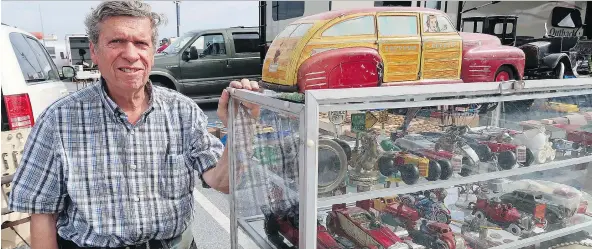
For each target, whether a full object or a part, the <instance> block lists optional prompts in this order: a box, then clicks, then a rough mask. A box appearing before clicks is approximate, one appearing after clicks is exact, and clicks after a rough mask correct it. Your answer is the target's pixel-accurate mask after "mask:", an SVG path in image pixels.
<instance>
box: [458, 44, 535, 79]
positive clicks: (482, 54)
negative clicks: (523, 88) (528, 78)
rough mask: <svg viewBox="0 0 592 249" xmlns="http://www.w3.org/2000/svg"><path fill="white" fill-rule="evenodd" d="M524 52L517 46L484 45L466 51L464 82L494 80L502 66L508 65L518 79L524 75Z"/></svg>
mask: <svg viewBox="0 0 592 249" xmlns="http://www.w3.org/2000/svg"><path fill="white" fill-rule="evenodd" d="M524 60H525V56H524V52H523V51H522V50H521V49H519V48H515V47H510V46H501V45H483V46H478V47H474V48H471V49H470V50H469V51H467V52H466V53H464V57H463V60H462V70H461V78H462V80H463V81H464V82H493V81H495V74H496V73H497V71H498V70H499V69H500V67H502V66H504V65H507V66H510V68H511V69H512V71H513V74H514V77H515V78H516V79H522V77H523V76H524Z"/></svg>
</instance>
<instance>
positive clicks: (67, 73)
mask: <svg viewBox="0 0 592 249" xmlns="http://www.w3.org/2000/svg"><path fill="white" fill-rule="evenodd" d="M74 76H76V70H74V67H71V66H63V67H62V77H63V79H71V78H74Z"/></svg>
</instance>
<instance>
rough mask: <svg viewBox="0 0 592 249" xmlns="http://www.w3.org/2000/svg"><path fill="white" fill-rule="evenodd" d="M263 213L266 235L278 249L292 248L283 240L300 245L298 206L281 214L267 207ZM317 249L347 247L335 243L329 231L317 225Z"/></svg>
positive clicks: (342, 248)
mask: <svg viewBox="0 0 592 249" xmlns="http://www.w3.org/2000/svg"><path fill="white" fill-rule="evenodd" d="M262 211H263V214H264V215H265V224H264V229H265V233H266V234H267V236H268V238H269V239H270V241H271V242H272V243H273V244H274V245H275V246H276V247H277V248H292V247H289V246H288V245H287V244H286V243H285V242H284V241H283V238H286V239H287V240H288V241H289V242H290V243H291V244H293V245H298V237H299V232H298V224H299V222H298V219H299V218H298V205H292V206H291V207H289V208H288V209H287V210H286V211H284V212H282V213H279V214H276V213H273V212H272V210H271V209H270V208H269V207H267V206H264V207H262ZM280 234H281V235H280ZM282 237H283V238H282ZM296 248H297V247H296ZM317 248H319V249H345V248H346V247H344V246H342V245H341V244H339V243H338V242H337V241H335V240H334V239H333V237H332V236H331V235H330V234H329V232H327V229H326V228H325V227H324V226H322V225H321V224H320V223H317Z"/></svg>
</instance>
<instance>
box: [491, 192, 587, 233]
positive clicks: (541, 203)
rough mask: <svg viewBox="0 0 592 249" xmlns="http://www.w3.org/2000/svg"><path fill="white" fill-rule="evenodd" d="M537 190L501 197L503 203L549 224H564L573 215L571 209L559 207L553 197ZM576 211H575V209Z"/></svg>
mask: <svg viewBox="0 0 592 249" xmlns="http://www.w3.org/2000/svg"><path fill="white" fill-rule="evenodd" d="M547 195H548V194H547V193H545V192H542V191H537V190H526V189H523V190H514V191H512V192H510V193H505V194H503V195H502V196H500V197H499V198H500V200H501V201H502V202H503V203H509V204H512V205H513V206H514V207H516V208H517V209H518V210H519V211H521V212H525V213H528V214H531V215H533V216H534V217H535V218H538V219H545V220H547V222H548V223H549V224H558V225H561V224H564V223H565V220H566V219H567V218H570V217H571V215H573V212H571V211H570V210H569V208H567V207H565V206H562V205H557V204H555V203H553V202H552V201H550V200H551V198H552V196H549V197H548V198H545V196H547ZM574 211H575V209H574Z"/></svg>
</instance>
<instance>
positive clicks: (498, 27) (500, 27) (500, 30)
mask: <svg viewBox="0 0 592 249" xmlns="http://www.w3.org/2000/svg"><path fill="white" fill-rule="evenodd" d="M513 29H514V24H513V23H507V25H506V34H511V33H512V30H513ZM493 33H494V34H496V35H501V34H504V23H503V22H499V23H496V24H495V26H494V28H493Z"/></svg>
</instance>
